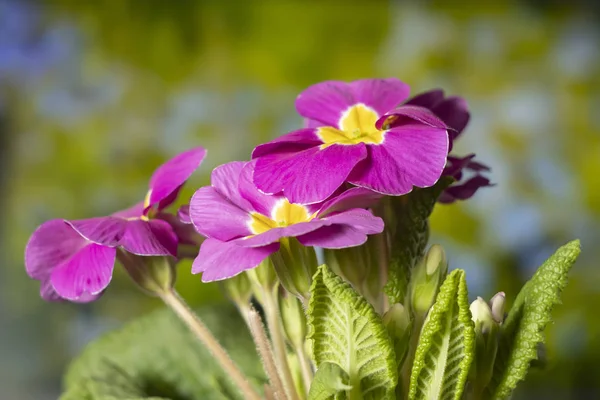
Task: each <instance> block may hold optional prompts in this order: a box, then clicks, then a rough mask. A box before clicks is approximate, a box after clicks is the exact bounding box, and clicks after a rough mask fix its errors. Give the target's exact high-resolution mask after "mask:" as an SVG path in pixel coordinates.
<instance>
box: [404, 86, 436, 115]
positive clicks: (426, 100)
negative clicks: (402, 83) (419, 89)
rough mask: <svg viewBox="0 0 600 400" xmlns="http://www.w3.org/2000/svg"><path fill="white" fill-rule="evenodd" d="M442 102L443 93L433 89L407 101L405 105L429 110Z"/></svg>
mask: <svg viewBox="0 0 600 400" xmlns="http://www.w3.org/2000/svg"><path fill="white" fill-rule="evenodd" d="M443 100H444V91H443V90H442V89H433V90H429V91H427V92H423V93H420V94H418V95H416V96H415V97H413V98H411V99H408V100H407V101H406V103H404V104H406V105H412V106H421V107H425V108H429V109H430V110H431V109H432V108H433V107H435V106H436V105H437V104H438V103H440V102H441V101H443Z"/></svg>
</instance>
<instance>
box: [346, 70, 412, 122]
mask: <svg viewBox="0 0 600 400" xmlns="http://www.w3.org/2000/svg"><path fill="white" fill-rule="evenodd" d="M350 88H351V89H352V92H353V94H354V98H355V99H356V101H357V102H358V103H362V104H364V105H366V106H369V107H371V108H372V109H374V110H375V111H376V112H377V113H378V114H379V115H382V114H384V113H386V112H388V111H389V110H391V109H392V108H394V107H396V106H398V105H399V104H400V103H402V102H403V101H404V100H406V98H407V97H408V95H409V93H410V87H409V86H408V85H407V84H406V83H404V82H402V81H400V80H399V79H396V78H389V79H361V80H358V81H354V82H350Z"/></svg>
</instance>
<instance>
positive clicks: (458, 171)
mask: <svg viewBox="0 0 600 400" xmlns="http://www.w3.org/2000/svg"><path fill="white" fill-rule="evenodd" d="M405 104H406V105H415V106H421V107H425V108H428V109H430V110H431V111H432V112H433V113H434V114H435V115H436V116H437V117H438V118H440V119H441V120H442V121H444V123H445V124H446V125H447V126H448V127H449V128H451V129H449V130H448V132H449V136H450V146H449V150H448V151H451V150H452V147H453V144H454V141H455V140H456V139H458V137H459V136H460V135H461V133H462V132H463V131H464V129H465V127H466V126H467V124H468V122H469V119H470V113H469V107H468V105H467V102H466V100H465V99H463V98H462V97H457V96H450V97H444V92H443V91H442V90H440V89H435V90H430V91H428V92H424V93H421V94H419V95H417V96H415V97H413V98H411V99H409V100H408V101H406V103H405ZM389 115H391V116H392V117H390V119H389V120H388V121H387V123H388V124H391V125H394V118H395V117H393V115H394V112H393V111H392V112H390V113H389ZM474 158H475V154H469V155H468V156H466V157H456V156H450V155H449V156H448V160H447V163H446V168H445V169H444V172H443V174H442V175H444V176H452V177H453V178H454V179H455V180H456V183H454V184H453V185H451V186H450V187H449V188H447V189H446V190H445V191H444V192H443V193H442V195H441V196H440V198H439V202H440V203H452V202H454V201H456V200H466V199H469V198H470V197H472V196H473V195H474V194H475V192H476V191H477V190H478V189H480V188H482V187H486V186H494V185H493V184H491V183H490V180H489V179H488V178H486V177H484V176H483V175H482V174H481V173H482V172H487V171H489V170H490V168H489V167H488V166H486V165H484V164H481V163H479V162H477V161H474ZM465 172H470V174H469V175H470V176H471V177H470V178H467V179H465Z"/></svg>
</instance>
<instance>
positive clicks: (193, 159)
mask: <svg viewBox="0 0 600 400" xmlns="http://www.w3.org/2000/svg"><path fill="white" fill-rule="evenodd" d="M205 156H206V150H205V149H204V148H202V147H196V148H193V149H190V150H187V151H185V152H183V153H180V154H178V155H177V156H175V157H173V158H172V159H170V160H169V161H167V162H166V163H164V164H163V165H161V166H160V167H158V169H157V170H156V171H154V174H153V175H152V177H151V178H150V190H151V193H150V199H149V203H150V206H152V205H154V204H157V203H159V202H161V201H163V200H164V199H166V198H168V197H170V196H172V195H173V193H174V192H177V191H178V190H179V189H180V188H181V186H182V185H183V184H184V183H185V181H186V180H188V178H189V177H190V176H191V175H192V173H193V172H194V171H195V170H196V168H198V166H200V163H202V160H204V157H205ZM162 206H163V207H166V205H165V204H162Z"/></svg>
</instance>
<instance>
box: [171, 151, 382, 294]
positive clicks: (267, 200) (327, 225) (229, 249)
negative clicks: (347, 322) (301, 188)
mask: <svg viewBox="0 0 600 400" xmlns="http://www.w3.org/2000/svg"><path fill="white" fill-rule="evenodd" d="M254 168H255V165H254V162H249V163H248V162H231V163H228V164H224V165H221V166H220V167H217V168H215V170H214V171H213V173H212V176H211V186H206V187H202V188H200V189H198V191H197V192H196V193H195V194H194V196H193V197H192V200H191V202H190V208H189V216H190V218H191V221H192V222H193V224H194V226H195V227H196V230H197V231H198V232H199V233H200V234H202V235H203V236H206V237H207V239H206V240H205V241H204V242H203V243H202V246H201V247H200V253H199V255H198V257H197V258H196V260H195V261H194V264H193V266H192V272H193V273H199V272H203V275H202V280H203V281H204V282H209V281H214V280H220V279H226V278H230V277H233V276H235V275H237V274H239V273H241V272H242V271H244V270H247V269H251V268H254V267H256V266H257V265H258V264H260V262H261V261H263V260H264V259H265V258H267V257H268V256H269V255H270V254H273V253H275V252H276V251H278V250H279V246H280V240H282V239H284V238H290V237H291V238H297V239H298V241H299V242H300V243H301V244H302V245H304V246H319V247H324V248H334V249H335V248H344V247H352V246H358V245H360V244H362V243H364V242H365V241H366V240H367V235H370V234H375V233H380V232H382V231H383V221H382V220H381V218H378V217H375V216H374V215H373V214H371V212H369V211H367V210H366V209H363V208H360V207H365V206H369V205H372V204H373V203H374V202H375V201H377V200H378V199H379V197H380V196H379V195H377V194H376V193H373V192H371V191H369V190H366V189H362V188H352V189H350V190H347V191H345V192H343V193H341V194H339V195H337V196H335V197H332V198H331V199H329V200H327V201H325V202H323V203H319V204H312V205H308V206H304V205H300V204H295V203H292V202H290V201H289V199H287V198H286V197H284V196H277V195H266V194H264V193H261V192H260V191H259V190H258V189H257V188H256V186H255V185H254V184H253V183H252V180H251V177H252V174H253V173H254ZM182 217H183V218H185V211H184V212H183V214H182Z"/></svg>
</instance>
